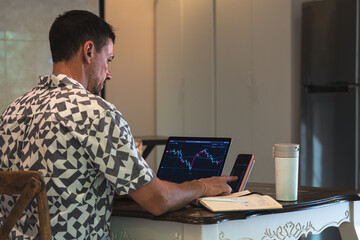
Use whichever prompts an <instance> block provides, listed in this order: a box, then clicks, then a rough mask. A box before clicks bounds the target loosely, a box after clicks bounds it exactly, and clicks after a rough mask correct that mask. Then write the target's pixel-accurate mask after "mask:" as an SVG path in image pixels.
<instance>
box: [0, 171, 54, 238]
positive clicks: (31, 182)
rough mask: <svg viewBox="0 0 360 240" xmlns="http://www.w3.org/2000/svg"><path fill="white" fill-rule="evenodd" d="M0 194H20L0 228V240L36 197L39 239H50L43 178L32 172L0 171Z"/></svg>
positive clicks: (6, 235) (6, 234) (38, 173)
mask: <svg viewBox="0 0 360 240" xmlns="http://www.w3.org/2000/svg"><path fill="white" fill-rule="evenodd" d="M0 194H6V195H13V194H20V196H19V198H18V199H17V201H16V203H15V205H14V206H13V207H12V208H11V211H10V213H9V215H8V216H7V217H6V219H5V221H4V223H3V225H2V226H1V228H0V240H3V239H4V240H5V239H6V238H7V237H8V236H9V234H10V232H11V230H12V229H13V227H14V226H15V224H16V222H17V221H18V219H19V218H20V217H21V214H22V213H23V212H24V210H25V208H26V207H27V206H28V204H29V203H30V202H31V200H32V199H33V198H34V197H36V202H37V207H38V213H39V214H38V217H39V223H40V236H41V239H42V240H44V239H46V240H48V239H51V226H50V216H49V207H48V200H47V197H46V188H45V182H44V177H43V175H42V173H40V172H33V171H0Z"/></svg>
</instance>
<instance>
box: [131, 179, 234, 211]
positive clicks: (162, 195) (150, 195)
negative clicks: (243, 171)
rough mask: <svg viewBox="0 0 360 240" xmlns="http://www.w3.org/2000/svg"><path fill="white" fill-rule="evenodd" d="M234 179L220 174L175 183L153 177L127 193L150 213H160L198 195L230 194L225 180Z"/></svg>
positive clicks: (180, 206) (170, 209)
mask: <svg viewBox="0 0 360 240" xmlns="http://www.w3.org/2000/svg"><path fill="white" fill-rule="evenodd" d="M236 179H237V177H234V176H221V177H211V178H202V179H201V181H189V182H184V183H181V184H177V183H172V182H167V181H162V180H160V179H159V178H157V177H155V178H154V179H153V180H151V182H149V183H147V184H145V185H144V186H142V187H140V188H138V189H136V190H135V191H133V192H131V193H129V195H130V197H131V198H133V199H134V200H135V201H136V202H137V203H138V204H140V206H142V207H143V208H145V209H146V210H148V211H149V212H151V213H152V214H154V215H161V214H163V213H165V212H168V211H174V210H177V209H180V208H182V207H184V206H186V205H187V204H189V203H190V202H191V201H193V200H194V199H196V198H198V197H203V196H216V195H227V194H230V193H231V188H230V186H229V185H228V184H227V182H231V181H234V180H236Z"/></svg>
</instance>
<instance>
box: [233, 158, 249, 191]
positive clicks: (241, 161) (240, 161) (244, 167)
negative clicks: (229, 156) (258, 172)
mask: <svg viewBox="0 0 360 240" xmlns="http://www.w3.org/2000/svg"><path fill="white" fill-rule="evenodd" d="M253 164H254V158H253V155H252V154H239V155H238V156H237V158H236V161H235V163H234V166H233V169H232V171H231V174H230V175H231V176H238V179H237V180H236V181H233V182H229V185H230V187H231V188H232V192H238V191H239V190H240V191H242V190H244V188H245V184H246V182H247V179H248V177H249V175H250V171H251V168H252V165H253Z"/></svg>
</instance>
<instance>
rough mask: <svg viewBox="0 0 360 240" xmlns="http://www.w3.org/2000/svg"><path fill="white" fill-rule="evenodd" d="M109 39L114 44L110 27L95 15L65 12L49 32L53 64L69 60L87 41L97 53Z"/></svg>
mask: <svg viewBox="0 0 360 240" xmlns="http://www.w3.org/2000/svg"><path fill="white" fill-rule="evenodd" d="M109 38H110V39H111V40H112V41H113V43H115V34H114V32H113V29H112V27H111V25H109V24H108V23H106V22H105V21H104V20H103V19H101V18H100V17H98V16H96V15H95V14H93V13H91V12H88V11H83V10H72V11H68V12H65V13H64V14H62V15H59V16H58V17H57V18H56V19H55V21H54V23H53V24H52V26H51V29H50V32H49V40H50V49H51V55H52V59H53V62H59V61H67V60H69V59H70V58H72V57H73V56H74V55H75V54H76V53H77V52H78V50H79V48H80V46H82V45H83V44H84V43H85V42H87V41H89V40H91V41H93V42H94V45H95V50H96V51H97V52H99V51H100V50H101V48H102V47H103V46H105V45H106V44H108V39H109Z"/></svg>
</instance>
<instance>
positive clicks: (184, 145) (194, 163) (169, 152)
mask: <svg viewBox="0 0 360 240" xmlns="http://www.w3.org/2000/svg"><path fill="white" fill-rule="evenodd" d="M230 144H231V138H203V137H169V139H168V142H167V144H166V147H165V150H164V154H163V157H162V159H161V162H160V166H159V169H158V172H157V177H158V178H160V179H162V180H166V181H170V182H176V183H181V182H184V181H191V180H194V179H200V178H206V177H212V176H221V173H222V170H223V168H224V165H225V160H226V156H227V154H228V151H229V148H230Z"/></svg>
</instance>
